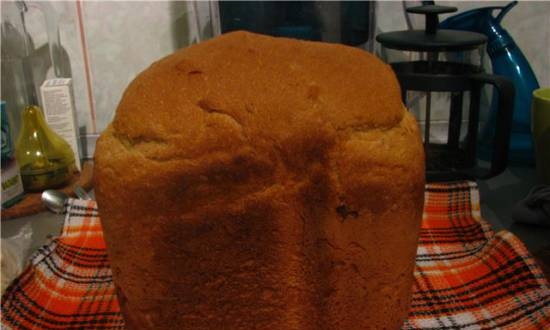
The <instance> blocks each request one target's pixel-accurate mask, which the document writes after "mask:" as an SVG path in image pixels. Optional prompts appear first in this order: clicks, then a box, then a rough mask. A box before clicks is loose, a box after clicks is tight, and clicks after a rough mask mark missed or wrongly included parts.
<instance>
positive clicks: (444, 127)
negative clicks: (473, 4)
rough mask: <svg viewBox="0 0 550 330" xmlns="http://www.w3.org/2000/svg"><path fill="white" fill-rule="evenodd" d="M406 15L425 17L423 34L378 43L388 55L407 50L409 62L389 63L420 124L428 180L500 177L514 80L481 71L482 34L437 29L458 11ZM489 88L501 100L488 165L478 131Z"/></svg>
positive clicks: (391, 35) (381, 38)
mask: <svg viewBox="0 0 550 330" xmlns="http://www.w3.org/2000/svg"><path fill="white" fill-rule="evenodd" d="M407 11H408V12H410V13H414V14H424V15H426V28H425V30H406V31H394V32H388V33H383V34H380V35H378V36H377V38H376V40H377V41H378V42H380V43H381V44H382V46H383V47H384V51H385V52H386V53H391V52H392V51H394V52H395V51H400V52H403V51H406V52H408V54H407V56H408V58H407V60H398V61H391V60H390V64H391V66H392V68H393V69H394V71H395V73H396V75H397V78H398V80H399V83H400V85H401V89H402V97H403V101H404V104H405V105H406V106H407V108H408V109H409V110H411V111H413V112H414V113H415V115H416V116H417V119H418V120H419V123H420V124H421V128H422V131H423V139H424V146H425V152H426V177H427V180H428V181H450V180H463V179H469V180H472V179H484V178H490V177H493V176H495V175H498V174H499V173H501V172H502V171H504V169H505V168H506V166H507V160H508V148H509V143H510V129H511V124H512V112H513V103H514V102H513V101H514V87H513V84H512V82H511V81H509V80H508V79H506V78H503V77H500V76H496V75H489V74H486V73H484V72H483V71H482V61H483V54H484V46H485V43H486V41H487V38H486V37H485V36H484V35H482V34H479V33H474V32H466V31H454V30H440V29H437V25H438V19H437V15H438V14H442V13H449V12H454V11H456V8H454V7H446V6H436V5H426V6H420V7H413V8H408V9H407ZM403 54H404V53H403ZM394 57H395V56H394ZM401 58H403V56H401ZM485 85H492V86H494V87H495V91H494V92H495V93H497V95H498V100H499V102H498V103H499V109H498V115H497V124H496V132H495V136H494V139H493V141H491V144H492V146H493V148H492V150H493V151H492V155H491V161H490V163H484V162H482V161H480V160H478V158H477V143H478V130H479V126H480V122H481V120H482V119H483V118H480V104H481V91H482V88H483V87H484V86H485Z"/></svg>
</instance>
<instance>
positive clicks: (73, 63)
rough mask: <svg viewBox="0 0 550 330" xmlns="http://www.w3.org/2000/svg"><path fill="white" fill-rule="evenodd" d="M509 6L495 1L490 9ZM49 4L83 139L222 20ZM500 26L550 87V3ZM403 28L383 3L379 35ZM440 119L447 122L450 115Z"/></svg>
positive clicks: (199, 9)
mask: <svg viewBox="0 0 550 330" xmlns="http://www.w3.org/2000/svg"><path fill="white" fill-rule="evenodd" d="M506 3H507V2H491V3H490V5H495V6H497V5H504V4H506ZM28 4H29V8H30V9H31V12H32V10H36V9H37V7H38V6H39V4H36V3H33V2H29V3H28ZM49 4H50V5H51V6H52V8H54V9H55V11H56V12H57V14H58V17H59V18H60V21H59V31H60V38H61V43H62V45H63V47H64V50H65V52H66V54H67V56H68V59H69V60H70V68H71V75H72V78H73V84H74V92H75V101H76V108H77V116H78V122H79V126H80V128H81V134H90V135H92V136H94V134H97V133H100V132H101V131H102V130H104V129H105V127H106V126H107V125H108V124H109V123H110V121H111V120H112V118H113V115H114V113H115V110H116V107H117V104H118V102H119V100H120V98H121V96H122V93H123V92H124V89H125V88H126V86H127V85H128V83H129V82H130V81H131V80H132V79H133V78H134V77H135V76H136V74H138V73H139V72H140V71H142V70H143V69H145V68H146V67H147V66H149V65H150V64H151V63H152V62H153V61H155V60H157V59H159V58H161V57H163V56H166V55H168V54H170V53H172V52H173V51H175V50H176V49H178V48H180V47H185V46H187V45H189V44H191V43H193V42H196V41H199V40H200V39H205V38H208V37H211V36H212V35H213V34H215V33H216V30H217V29H218V27H217V26H212V24H211V23H212V20H211V19H210V17H211V15H212V14H214V15H215V14H217V9H216V8H217V3H216V2H204V1H199V2H178V1H151V2H121V1H113V2H111V1H108V2H99V1H98V2H96V1H72V2H51V3H49ZM445 4H446V5H450V6H456V7H458V8H459V11H462V10H467V9H471V8H475V7H480V6H487V5H489V4H488V3H480V2H465V1H449V2H446V3H445ZM2 6H4V2H3V3H2ZM33 15H36V18H37V19H35V20H30V21H29V20H28V21H27V24H28V29H29V33H30V34H31V35H32V37H33V40H34V42H35V46H36V47H39V46H40V45H41V43H45V42H46V40H47V36H46V35H45V31H44V29H43V28H41V27H43V26H44V23H43V20H42V21H41V20H40V16H41V14H40V13H39V12H38V11H35V12H34V13H33ZM415 19H416V18H415ZM214 22H215V20H214ZM503 25H504V27H505V28H506V29H507V30H508V31H509V32H510V34H511V35H512V36H513V37H514V38H515V40H516V42H517V44H518V45H519V46H520V48H521V49H522V50H523V52H524V53H525V55H526V57H527V59H528V60H529V62H530V63H531V65H532V67H533V70H534V71H535V73H536V74H537V76H538V79H539V82H540V84H541V85H542V86H550V54H549V53H550V2H522V3H520V4H518V5H517V6H516V7H515V8H513V9H512V11H511V12H510V13H509V14H508V15H507V16H506V18H505V19H504V21H503ZM405 28H406V23H405V17H404V14H403V3H402V2H401V1H390V2H379V3H378V5H377V30H378V31H379V32H386V31H390V30H397V29H405ZM52 75H53V73H52V72H51V70H50V71H48V76H49V77H52ZM436 116H437V114H436ZM440 116H441V120H442V121H444V120H445V116H446V114H440ZM447 116H448V115H447ZM92 140H93V139H92ZM89 152H90V150H89Z"/></svg>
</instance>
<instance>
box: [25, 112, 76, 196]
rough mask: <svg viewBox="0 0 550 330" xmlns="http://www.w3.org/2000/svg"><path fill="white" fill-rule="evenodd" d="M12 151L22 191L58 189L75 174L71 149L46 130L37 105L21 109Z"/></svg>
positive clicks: (46, 127) (51, 131) (52, 132)
mask: <svg viewBox="0 0 550 330" xmlns="http://www.w3.org/2000/svg"><path fill="white" fill-rule="evenodd" d="M15 151H16V157H17V161H18V162H19V166H20V169H21V177H22V179H23V186H24V188H25V190H26V191H40V190H44V189H48V188H56V187H59V186H62V185H63V184H65V183H67V182H68V181H69V179H70V178H71V176H72V175H73V173H74V172H75V160H74V153H73V151H72V149H71V147H70V146H69V144H68V143H67V142H65V140H63V139H62V138H61V137H60V136H59V135H57V134H56V133H55V132H54V131H53V130H51V129H50V128H49V127H48V125H47V124H46V121H45V119H44V114H43V113H42V110H41V109H40V108H39V107H38V106H35V105H30V106H27V107H25V109H24V110H23V113H22V115H21V129H20V130H19V136H18V138H17V143H16V147H15Z"/></svg>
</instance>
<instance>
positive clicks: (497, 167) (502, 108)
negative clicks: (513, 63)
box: [472, 73, 515, 179]
mask: <svg viewBox="0 0 550 330" xmlns="http://www.w3.org/2000/svg"><path fill="white" fill-rule="evenodd" d="M472 78H473V79H474V80H476V81H478V82H480V83H484V84H490V85H493V86H495V88H496V90H497V92H498V109H497V113H496V122H495V136H494V138H493V141H492V145H493V154H492V157H491V167H490V168H489V172H488V173H486V174H483V175H480V179H488V178H491V177H494V176H496V175H498V174H500V173H502V172H504V170H505V169H506V166H507V165H508V150H509V148H510V137H511V135H512V120H513V114H514V97H515V88H514V84H513V83H512V81H510V80H509V79H507V78H505V77H503V76H497V75H488V74H485V73H480V74H475V75H472Z"/></svg>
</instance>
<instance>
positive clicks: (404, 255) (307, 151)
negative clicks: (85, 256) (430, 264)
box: [94, 32, 424, 330]
mask: <svg viewBox="0 0 550 330" xmlns="http://www.w3.org/2000/svg"><path fill="white" fill-rule="evenodd" d="M423 157H424V156H423V148H422V144H421V141H420V137H419V133H418V127H417V124H416V122H415V120H414V119H413V117H412V116H411V115H410V114H408V113H407V112H406V111H405V109H404V108H403V105H402V104H401V101H400V91H399V86H398V84H397V81H396V79H395V76H394V74H393V73H392V71H391V69H390V68H389V67H388V66H387V65H385V64H384V63H382V62H381V61H380V60H378V59H377V58H375V57H374V56H372V55H370V54H367V53H365V52H363V51H361V50H358V49H354V48H350V47H345V46H339V45H328V44H321V43H314V42H304V41H296V40H290V39H283V38H271V37H266V36H260V35H255V34H251V33H245V32H236V33H230V34H226V35H223V36H221V37H218V38H215V39H213V40H210V41H207V42H204V43H201V44H199V45H195V46H192V47H189V48H187V49H184V50H181V51H178V52H177V53H175V54H173V55H171V56H168V57H166V58H164V59H162V60H160V61H158V62H156V63H154V64H153V65H152V66H151V67H150V68H148V69H147V70H145V71H144V72H143V73H141V74H140V75H139V76H138V77H137V78H136V79H135V80H134V81H133V82H132V83H131V84H130V86H129V87H128V89H127V90H126V92H125V94H124V95H123V98H122V100H121V102H120V105H119V107H118V109H117V114H116V117H115V119H114V121H113V123H112V124H111V125H110V126H109V127H108V128H107V129H106V131H105V132H104V133H103V134H102V136H101V138H100V139H99V141H98V144H97V148H96V155H95V162H96V163H95V173H94V180H95V188H96V196H97V200H98V204H99V208H100V215H101V218H102V222H103V226H104V232H105V238H106V241H107V245H108V252H109V257H110V260H111V264H112V269H113V275H114V279H115V283H116V286H117V290H118V296H119V301H120V304H121V308H122V311H123V314H124V317H125V320H126V322H127V326H128V328H129V329H300V330H306V329H346V330H348V329H384V328H386V329H397V328H399V326H400V325H401V323H402V322H403V320H404V318H405V317H406V315H407V310H408V305H409V299H410V292H411V286H412V271H413V267H414V256H415V253H416V241H417V233H418V227H419V224H420V220H421V217H422V206H423V190H424V158H423Z"/></svg>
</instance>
